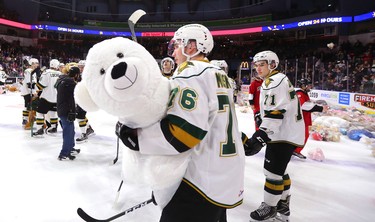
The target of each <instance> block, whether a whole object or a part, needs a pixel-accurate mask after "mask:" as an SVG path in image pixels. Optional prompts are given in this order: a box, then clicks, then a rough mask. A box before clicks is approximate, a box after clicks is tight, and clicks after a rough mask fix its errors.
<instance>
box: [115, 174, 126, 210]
mask: <svg viewBox="0 0 375 222" xmlns="http://www.w3.org/2000/svg"><path fill="white" fill-rule="evenodd" d="M123 183H124V180H121V183H120V186H119V187H118V189H117V194H116V199H115V202H114V203H113V206H115V205H116V204H117V201H118V198H119V197H120V191H121V187H122V184H123Z"/></svg>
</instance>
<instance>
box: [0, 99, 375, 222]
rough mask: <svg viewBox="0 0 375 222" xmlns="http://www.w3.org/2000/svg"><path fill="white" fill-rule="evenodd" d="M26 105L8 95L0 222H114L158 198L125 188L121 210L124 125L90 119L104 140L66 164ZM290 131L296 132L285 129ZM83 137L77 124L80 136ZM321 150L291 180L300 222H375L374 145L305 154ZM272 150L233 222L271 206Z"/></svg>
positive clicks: (253, 161) (344, 144)
mask: <svg viewBox="0 0 375 222" xmlns="http://www.w3.org/2000/svg"><path fill="white" fill-rule="evenodd" d="M22 109H23V98H22V97H21V96H20V94H18V93H9V92H8V93H7V94H3V95H0V138H1V139H0V141H1V142H0V144H1V149H2V151H3V153H2V155H0V171H1V182H0V203H1V207H0V221H3V222H26V221H27V222H60V221H61V222H76V221H77V222H79V221H83V220H82V219H81V218H80V217H79V216H78V215H77V213H76V211H77V208H79V207H81V208H82V209H83V210H85V211H86V212H87V213H88V214H90V215H91V216H93V217H95V218H98V219H105V218H109V217H111V216H113V215H115V214H118V213H120V212H121V211H123V210H125V209H127V208H129V207H132V206H134V205H136V204H138V203H140V202H143V201H145V200H148V199H149V198H150V196H151V190H149V189H148V188H146V187H136V186H134V185H128V184H126V185H124V186H123V188H122V191H121V193H120V196H119V199H118V202H117V203H116V204H114V202H115V199H116V194H117V188H118V186H119V184H120V182H121V155H122V153H121V149H123V148H125V147H124V145H123V144H122V143H120V158H119V161H118V162H117V163H116V164H115V165H113V164H112V161H113V159H114V158H115V156H116V146H117V143H116V142H117V140H116V136H115V133H114V130H115V124H116V122H117V119H116V118H115V117H113V116H110V115H108V114H106V113H104V112H102V111H98V112H93V113H88V114H87V116H88V119H89V122H90V123H91V125H92V127H93V128H94V130H95V133H96V135H94V136H92V137H90V138H89V141H88V142H86V143H83V144H76V147H75V148H78V149H81V153H80V154H79V155H78V156H77V158H76V159H75V160H74V161H58V160H57V156H58V154H59V152H60V149H61V144H62V132H61V128H59V129H58V133H57V135H44V138H31V136H30V131H26V130H24V129H23V128H22V126H21V122H22ZM239 110H240V108H238V109H237V118H238V119H239V124H240V126H239V127H240V130H242V131H243V132H245V133H246V134H247V135H248V136H251V135H252V133H253V132H254V127H253V125H254V124H253V118H252V113H251V112H247V113H243V112H240V111H239ZM285 130H290V129H285ZM79 135H80V133H79V128H78V126H77V124H76V136H77V137H78V136H79ZM316 148H321V149H322V150H323V152H324V154H325V157H326V160H325V161H324V162H318V161H314V160H311V159H307V160H300V159H298V158H295V157H292V160H291V162H290V163H289V167H288V172H289V175H290V177H291V180H292V187H291V195H292V196H291V206H290V207H291V216H290V219H291V221H292V222H300V221H303V222H304V221H314V222H318V221H319V222H336V221H337V222H372V221H375V219H374V218H375V158H374V157H373V156H372V155H371V149H370V148H369V147H367V146H366V145H364V144H362V143H360V142H356V141H352V140H349V139H348V138H347V137H345V136H341V141H340V142H323V141H314V140H310V139H309V141H308V142H307V145H306V147H305V149H304V150H303V151H302V153H303V154H305V155H306V154H307V153H308V151H310V150H313V149H316ZM263 158H264V150H262V151H261V152H260V153H258V154H257V155H255V156H252V157H247V158H246V175H245V176H246V177H245V193H244V203H243V204H242V205H240V206H239V207H237V208H235V209H231V210H228V221H229V222H246V221H249V214H250V212H251V211H253V210H255V209H256V208H257V207H258V206H259V205H260V203H261V202H262V200H263V185H264V179H265V178H264V175H263ZM159 216H160V210H159V208H158V207H157V206H154V205H153V204H150V205H147V206H145V207H142V208H141V209H138V210H136V211H134V212H132V213H129V214H127V215H125V216H123V217H120V218H119V219H117V220H115V221H124V222H131V221H134V222H153V221H155V222H157V221H158V219H159Z"/></svg>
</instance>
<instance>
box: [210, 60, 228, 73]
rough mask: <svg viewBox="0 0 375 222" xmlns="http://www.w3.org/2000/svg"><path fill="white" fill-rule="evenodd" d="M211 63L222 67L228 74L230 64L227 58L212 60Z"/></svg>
mask: <svg viewBox="0 0 375 222" xmlns="http://www.w3.org/2000/svg"><path fill="white" fill-rule="evenodd" d="M210 63H211V64H212V65H215V66H218V67H220V68H221V69H222V70H224V71H225V73H227V74H228V64H227V62H226V61H225V60H211V61H210Z"/></svg>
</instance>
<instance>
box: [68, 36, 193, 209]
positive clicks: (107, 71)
mask: <svg viewBox="0 0 375 222" xmlns="http://www.w3.org/2000/svg"><path fill="white" fill-rule="evenodd" d="M169 93H170V83H169V80H168V79H167V78H165V77H163V76H162V74H161V72H160V69H159V66H158V64H157V62H156V60H155V59H154V58H153V56H152V55H151V54H150V53H149V52H148V51H147V50H146V49H145V48H144V47H143V46H141V45H140V44H138V43H136V42H133V41H131V40H129V39H126V38H123V37H116V38H112V39H108V40H104V41H102V42H99V43H97V44H96V45H94V46H93V47H92V48H91V49H90V50H89V52H88V55H87V58H86V64H85V68H84V71H83V73H82V81H81V82H79V83H78V84H77V86H76V89H75V100H76V103H77V104H78V105H80V106H81V107H82V108H83V109H84V110H86V111H88V112H90V111H96V110H98V109H102V110H104V111H106V112H108V113H109V114H112V115H114V116H117V117H119V120H120V121H121V122H122V123H124V124H126V125H127V126H129V127H131V128H140V127H146V126H149V125H151V124H153V123H156V122H157V121H159V120H160V119H161V118H162V117H164V116H165V114H166V110H167V103H168V98H169ZM94 121H95V120H94ZM113 127H114V128H115V126H113ZM141 150H142V148H141ZM189 154H190V153H189V152H185V153H183V154H179V155H176V156H161V155H160V156H155V155H143V154H141V153H140V152H137V151H132V150H129V149H127V148H124V149H123V155H122V156H123V159H122V164H123V165H122V169H123V175H122V177H123V179H124V181H125V182H128V183H136V184H140V185H147V186H150V187H151V188H152V189H153V190H154V194H155V198H156V199H157V202H158V204H159V206H161V207H163V206H164V205H165V204H166V203H167V202H168V201H169V200H170V198H171V197H172V195H173V194H174V192H175V190H176V189H177V186H178V185H179V183H180V182H181V179H182V177H183V175H184V173H185V171H186V167H187V164H188V161H189ZM156 191H157V192H156ZM158 191H160V192H158ZM155 192H156V193H155Z"/></svg>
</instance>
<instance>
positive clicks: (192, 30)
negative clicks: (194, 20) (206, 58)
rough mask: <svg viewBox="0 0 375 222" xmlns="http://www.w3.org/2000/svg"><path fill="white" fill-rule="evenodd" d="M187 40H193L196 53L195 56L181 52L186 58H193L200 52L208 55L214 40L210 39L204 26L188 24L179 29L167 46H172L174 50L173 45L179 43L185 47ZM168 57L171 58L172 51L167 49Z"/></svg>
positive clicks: (208, 32)
mask: <svg viewBox="0 0 375 222" xmlns="http://www.w3.org/2000/svg"><path fill="white" fill-rule="evenodd" d="M189 40H195V41H196V44H197V50H198V52H197V53H196V54H195V55H190V56H189V55H186V54H185V50H182V54H184V55H185V56H187V57H193V56H196V55H197V54H199V53H200V52H201V53H203V54H205V55H208V54H209V53H210V52H211V51H212V49H213V47H214V40H213V37H212V34H211V32H210V30H208V29H207V28H206V27H205V26H203V25H200V24H189V25H184V26H182V27H181V28H179V29H178V30H177V31H176V32H175V33H174V36H173V39H172V40H171V42H170V43H169V45H171V43H172V46H173V48H172V49H173V50H174V44H175V43H176V42H178V43H180V44H181V45H182V46H183V47H186V46H187V44H188V43H189ZM168 49H170V50H168V55H169V56H171V55H172V53H173V50H172V49H171V48H170V47H168Z"/></svg>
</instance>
